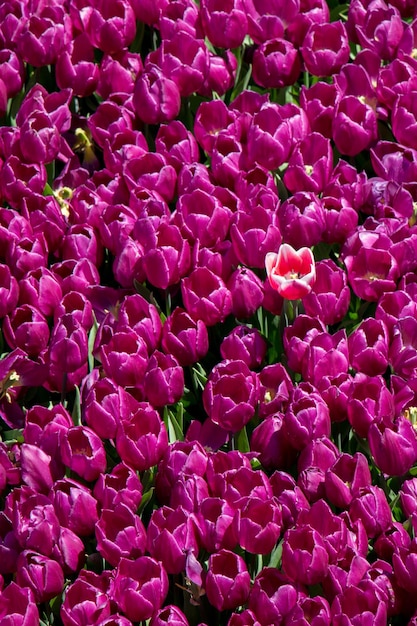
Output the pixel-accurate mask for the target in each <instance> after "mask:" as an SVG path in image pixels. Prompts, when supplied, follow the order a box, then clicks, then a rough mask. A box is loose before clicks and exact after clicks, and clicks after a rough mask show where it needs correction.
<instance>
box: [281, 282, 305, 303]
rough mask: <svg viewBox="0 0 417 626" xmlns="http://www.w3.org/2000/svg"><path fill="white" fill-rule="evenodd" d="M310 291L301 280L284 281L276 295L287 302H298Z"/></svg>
mask: <svg viewBox="0 0 417 626" xmlns="http://www.w3.org/2000/svg"><path fill="white" fill-rule="evenodd" d="M310 291H311V286H310V285H308V284H307V283H304V282H303V281H301V280H291V281H286V282H285V284H284V285H281V287H280V288H279V289H278V293H279V294H280V295H281V296H282V297H283V298H286V299H287V300H299V299H300V298H304V296H306V295H307V294H308V293H310Z"/></svg>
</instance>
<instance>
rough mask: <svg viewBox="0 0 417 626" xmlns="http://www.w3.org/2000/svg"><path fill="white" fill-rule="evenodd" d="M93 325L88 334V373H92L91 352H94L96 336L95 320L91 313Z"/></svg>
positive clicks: (96, 326)
mask: <svg viewBox="0 0 417 626" xmlns="http://www.w3.org/2000/svg"><path fill="white" fill-rule="evenodd" d="M93 320H94V321H93V325H92V327H91V330H90V332H89V334H88V369H89V371H90V372H92V371H93V369H94V355H93V350H94V342H95V340H96V335H97V330H98V324H97V319H96V316H95V315H94V313H93Z"/></svg>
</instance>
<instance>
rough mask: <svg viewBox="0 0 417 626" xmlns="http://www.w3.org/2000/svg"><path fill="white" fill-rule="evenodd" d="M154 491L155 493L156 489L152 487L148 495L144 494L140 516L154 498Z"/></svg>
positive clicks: (139, 511) (140, 505)
mask: <svg viewBox="0 0 417 626" xmlns="http://www.w3.org/2000/svg"><path fill="white" fill-rule="evenodd" d="M154 491H155V488H154V487H151V488H150V489H149V490H148V491H147V492H146V493H144V494H143V496H142V500H141V501H140V504H139V509H138V515H141V513H143V511H144V509H145V508H146V507H147V506H148V504H149V502H150V501H151V500H152V498H153V494H154Z"/></svg>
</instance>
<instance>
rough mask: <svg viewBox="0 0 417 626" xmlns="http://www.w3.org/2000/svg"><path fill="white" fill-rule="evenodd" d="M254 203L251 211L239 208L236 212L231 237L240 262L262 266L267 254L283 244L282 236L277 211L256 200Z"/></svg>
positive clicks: (251, 265)
mask: <svg viewBox="0 0 417 626" xmlns="http://www.w3.org/2000/svg"><path fill="white" fill-rule="evenodd" d="M253 204H254V206H253V207H252V208H251V211H250V212H249V211H243V210H238V211H237V212H236V213H235V214H234V216H233V218H232V222H231V227H230V237H231V240H232V244H233V250H234V252H235V254H236V256H237V258H238V260H239V261H240V263H242V264H243V265H247V266H249V267H257V268H261V267H264V263H265V254H266V253H267V252H268V251H269V250H274V249H276V248H278V247H279V246H280V245H281V241H282V236H281V232H280V228H279V226H278V220H277V216H276V215H275V212H274V211H272V210H269V209H267V208H266V207H263V206H262V205H261V204H258V203H257V202H256V201H254V203H253ZM278 217H279V213H278Z"/></svg>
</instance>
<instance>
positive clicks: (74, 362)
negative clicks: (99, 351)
mask: <svg viewBox="0 0 417 626" xmlns="http://www.w3.org/2000/svg"><path fill="white" fill-rule="evenodd" d="M87 352H88V339H87V333H86V331H85V329H84V328H83V327H82V326H81V324H80V323H79V322H77V321H76V320H74V319H73V317H72V315H71V314H70V313H67V314H65V315H63V317H62V318H61V319H60V321H59V322H58V323H57V324H56V326H55V327H54V329H53V331H52V334H51V340H50V346H49V354H48V356H49V360H50V363H51V364H52V365H53V366H55V368H56V369H57V370H59V371H62V372H63V373H70V372H75V371H76V370H79V368H81V367H83V366H85V365H86V364H87Z"/></svg>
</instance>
